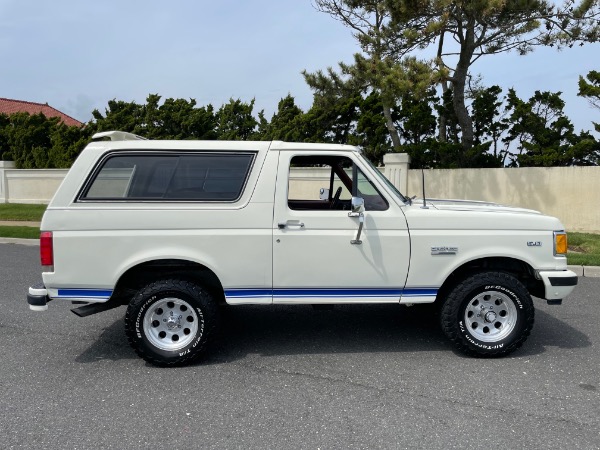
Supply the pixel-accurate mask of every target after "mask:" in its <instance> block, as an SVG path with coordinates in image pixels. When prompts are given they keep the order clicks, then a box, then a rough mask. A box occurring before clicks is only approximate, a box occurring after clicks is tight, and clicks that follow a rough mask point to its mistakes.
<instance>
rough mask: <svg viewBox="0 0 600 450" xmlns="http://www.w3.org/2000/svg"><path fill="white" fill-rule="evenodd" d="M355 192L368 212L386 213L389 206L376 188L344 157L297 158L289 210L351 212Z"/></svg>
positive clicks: (292, 170)
mask: <svg viewBox="0 0 600 450" xmlns="http://www.w3.org/2000/svg"><path fill="white" fill-rule="evenodd" d="M352 193H354V194H355V195H357V196H359V197H362V198H363V199H364V200H365V209H366V210H368V211H369V210H370V211H385V210H387V209H388V207H389V205H388V203H387V201H386V200H385V198H384V197H382V196H381V194H380V193H379V191H378V190H377V188H376V187H375V186H374V185H373V184H372V183H371V181H370V180H369V179H368V178H367V177H366V176H365V174H364V173H363V172H362V171H361V170H360V169H359V168H358V167H356V166H354V164H353V162H352V160H351V159H350V158H348V157H344V156H332V155H302V156H294V157H293V158H292V160H291V164H290V173H289V181H288V207H289V208H290V209H293V210H323V209H333V210H350V202H351V198H352V195H353V194H352Z"/></svg>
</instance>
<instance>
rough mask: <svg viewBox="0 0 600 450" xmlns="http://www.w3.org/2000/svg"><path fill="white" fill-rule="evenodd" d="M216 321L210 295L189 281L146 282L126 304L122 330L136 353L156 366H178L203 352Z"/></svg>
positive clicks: (216, 312)
mask: <svg viewBox="0 0 600 450" xmlns="http://www.w3.org/2000/svg"><path fill="white" fill-rule="evenodd" d="M217 323H218V308H217V306H216V304H215V302H214V301H213V299H212V298H211V296H210V295H209V294H208V293H207V292H206V291H205V290H204V289H202V288H201V287H200V286H198V285H197V284H195V283H192V282H190V281H184V280H178V279H166V280H160V281H155V282H153V283H150V284H149V285H147V286H146V287H144V288H143V289H141V290H140V291H139V292H138V293H137V294H136V295H135V297H134V298H133V299H132V300H131V302H130V303H129V306H128V308H127V313H126V314H125V331H126V333H127V338H128V339H129V343H130V344H131V346H132V347H133V349H134V350H135V351H136V353H137V354H138V355H139V356H141V357H142V358H144V359H145V360H146V361H148V362H150V363H152V364H155V365H159V366H166V365H181V364H185V363H188V362H190V361H193V360H195V359H197V358H198V357H200V356H201V355H202V353H203V352H204V350H205V348H206V345H207V343H208V342H209V340H210V338H211V337H212V336H213V335H214V332H215V329H216V327H217Z"/></svg>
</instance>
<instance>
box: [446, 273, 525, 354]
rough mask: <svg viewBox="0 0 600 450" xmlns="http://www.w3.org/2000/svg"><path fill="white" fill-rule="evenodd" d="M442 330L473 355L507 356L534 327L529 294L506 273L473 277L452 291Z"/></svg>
mask: <svg viewBox="0 0 600 450" xmlns="http://www.w3.org/2000/svg"><path fill="white" fill-rule="evenodd" d="M441 320H442V329H443V330H444V332H445V333H446V335H447V336H448V337H449V338H450V340H451V341H452V342H453V343H454V344H455V345H456V347H457V348H458V349H459V350H461V351H462V352H464V353H466V354H469V355H473V356H503V355H507V354H509V353H511V352H513V351H514V350H516V349H518V348H519V347H520V346H521V345H522V344H523V342H525V340H526V339H527V337H528V336H529V333H530V332H531V329H532V327H533V321H534V307H533V301H532V300H531V296H530V295H529V292H528V291H527V289H526V288H525V286H523V284H522V283H521V282H520V281H519V280H518V279H517V278H515V277H514V276H512V275H510V274H507V273H503V272H484V273H478V274H475V275H472V276H470V277H468V278H466V279H465V280H463V281H462V282H460V283H458V284H457V285H456V286H455V287H454V288H453V289H451V290H450V292H449V294H448V296H447V297H446V301H445V302H444V304H443V306H442V311H441Z"/></svg>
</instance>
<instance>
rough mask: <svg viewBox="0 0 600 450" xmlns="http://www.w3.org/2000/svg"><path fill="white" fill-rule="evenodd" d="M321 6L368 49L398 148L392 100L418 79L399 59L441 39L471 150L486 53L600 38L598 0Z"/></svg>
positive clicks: (319, 0) (393, 0)
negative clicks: (475, 69)
mask: <svg viewBox="0 0 600 450" xmlns="http://www.w3.org/2000/svg"><path fill="white" fill-rule="evenodd" d="M315 4H316V7H317V9H318V10H320V11H323V12H326V13H328V14H330V15H332V16H333V17H334V18H336V19H338V20H340V21H341V22H342V23H344V24H345V25H346V26H348V27H350V28H351V29H352V31H353V34H354V36H355V37H356V38H357V39H358V41H359V43H360V45H361V49H362V52H363V53H362V54H359V55H357V57H356V58H355V64H354V68H355V69H356V70H357V71H358V72H359V73H360V74H361V75H362V76H363V77H364V78H365V79H367V80H369V81H370V84H371V86H373V87H374V88H376V89H379V90H380V93H381V94H382V96H383V98H384V113H385V114H386V119H387V123H388V128H389V129H390V135H391V137H392V140H393V141H394V148H397V147H398V139H397V137H396V136H395V133H394V128H393V126H392V125H391V120H390V117H389V112H390V110H391V105H390V108H387V107H386V106H385V105H387V103H388V102H387V100H388V98H389V96H390V94H391V95H393V94H394V91H395V89H394V88H393V87H394V84H395V83H398V84H399V85H400V86H402V85H406V81H407V80H409V79H410V77H407V76H406V70H402V69H403V65H402V64H398V63H399V62H400V61H403V58H404V57H406V55H409V54H411V53H412V52H414V51H416V50H420V49H423V48H425V47H428V46H429V45H435V44H437V50H438V55H437V56H438V57H437V62H436V66H437V69H438V80H439V81H440V82H441V83H442V85H443V86H444V89H443V91H444V92H445V91H447V90H448V89H449V88H451V89H452V96H451V98H452V108H453V110H454V115H455V117H456V120H457V121H458V125H459V127H460V130H461V143H462V146H463V148H464V149H465V150H468V149H470V148H471V147H472V146H473V145H474V144H475V143H476V142H475V135H474V130H473V121H472V118H471V115H470V113H469V110H468V108H467V101H466V98H465V96H466V87H467V79H468V77H469V71H470V68H471V66H472V65H473V64H474V63H475V62H476V61H477V60H478V59H479V58H480V57H482V56H484V55H493V54H497V53H502V52H507V51H512V50H515V51H517V52H519V53H520V54H526V53H528V52H530V51H532V50H533V49H534V48H535V47H536V46H541V45H545V46H555V47H558V48H561V47H564V46H572V45H574V44H576V43H579V44H583V43H584V42H596V41H598V39H599V36H600V22H599V19H600V5H599V2H598V0H579V1H578V3H576V2H575V0H563V1H562V2H550V1H543V0H531V1H526V2H523V1H522V0H419V1H417V0H315ZM447 37H450V38H451V39H447ZM448 42H450V45H448ZM397 77H399V81H398V80H395V78H397ZM441 119H442V120H441V126H440V138H441V139H442V140H445V138H446V136H445V134H444V131H445V130H446V127H445V126H444V123H443V122H444V120H445V117H441Z"/></svg>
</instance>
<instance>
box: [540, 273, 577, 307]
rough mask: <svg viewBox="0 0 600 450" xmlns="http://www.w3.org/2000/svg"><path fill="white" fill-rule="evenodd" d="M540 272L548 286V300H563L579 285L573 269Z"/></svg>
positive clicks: (546, 297) (546, 296)
mask: <svg viewBox="0 0 600 450" xmlns="http://www.w3.org/2000/svg"><path fill="white" fill-rule="evenodd" d="M538 273H539V276H540V278H541V279H542V281H543V282H544V287H545V288H546V294H545V296H544V298H545V299H546V300H562V299H563V298H565V297H566V296H567V295H569V294H570V293H571V292H573V289H575V286H577V275H576V274H575V272H573V271H571V270H561V271H556V270H548V271H540V272H538Z"/></svg>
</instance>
